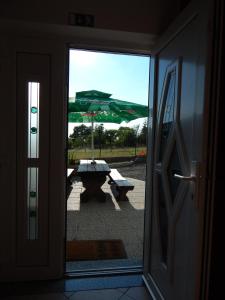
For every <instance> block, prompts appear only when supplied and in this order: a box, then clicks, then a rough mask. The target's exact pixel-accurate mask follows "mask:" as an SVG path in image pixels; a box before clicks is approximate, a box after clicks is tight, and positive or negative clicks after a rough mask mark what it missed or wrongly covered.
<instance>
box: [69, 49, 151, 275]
mask: <svg viewBox="0 0 225 300" xmlns="http://www.w3.org/2000/svg"><path fill="white" fill-rule="evenodd" d="M73 49H74V50H81V51H96V52H99V53H105V54H107V53H108V54H118V55H120V54H121V55H136V56H147V57H149V59H150V61H149V71H150V64H151V54H150V53H149V52H150V51H140V50H139V51H138V50H137V51H136V50H134V49H133V50H132V51H131V50H130V51H129V52H128V50H126V49H124V48H119V49H118V48H117V47H113V49H112V47H109V48H108V47H100V46H91V45H82V48H81V47H79V46H77V45H74V44H73V43H72V44H70V43H69V44H68V45H67V51H66V52H67V58H66V65H67V77H66V80H67V81H66V82H67V94H68V95H69V51H70V50H73ZM148 81H149V82H150V75H149V79H148ZM148 91H149V85H148ZM68 95H67V97H68ZM67 99H68V98H67ZM67 108H68V106H67ZM65 126H66V128H67V129H68V118H67V114H66V125H65ZM67 135H68V133H67ZM67 135H66V144H67V141H68V137H67ZM147 148H148V143H147ZM65 152H66V154H65V155H66V163H67V153H68V152H67V151H65ZM146 165H147V164H146ZM144 201H145V203H146V189H145V199H144ZM66 215H67V202H66V201H65V236H66V237H67V222H66V220H67V216H66ZM143 235H144V232H143ZM143 246H144V243H143ZM65 253H66V241H65ZM143 258H144V257H143ZM64 271H65V272H64V273H65V276H66V277H69V278H73V277H80V276H84V277H86V276H87V277H88V276H95V275H96V276H99V275H105V274H108V275H121V274H122V275H124V274H134V273H139V274H140V273H142V271H143V267H140V266H137V267H136V266H135V267H112V268H107V269H102V270H101V269H99V270H97V269H93V270H91V271H89V270H88V271H87V272H86V271H85V270H84V271H82V270H81V271H79V270H78V271H75V270H74V271H68V272H67V271H66V259H65V269H64Z"/></svg>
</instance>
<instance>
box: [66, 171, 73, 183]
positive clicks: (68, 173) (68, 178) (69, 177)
mask: <svg viewBox="0 0 225 300" xmlns="http://www.w3.org/2000/svg"><path fill="white" fill-rule="evenodd" d="M73 175H74V169H67V182H68V185H72V183H73V182H72V177H73Z"/></svg>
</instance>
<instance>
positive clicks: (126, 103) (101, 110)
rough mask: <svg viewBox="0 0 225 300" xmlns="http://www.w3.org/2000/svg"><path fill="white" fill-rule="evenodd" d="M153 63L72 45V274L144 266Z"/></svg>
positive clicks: (68, 267) (69, 202) (69, 217)
mask: <svg viewBox="0 0 225 300" xmlns="http://www.w3.org/2000/svg"><path fill="white" fill-rule="evenodd" d="M149 62H150V57H149V56H143V55H131V54H117V53H106V52H99V51H98V52H97V51H87V50H76V49H70V50H69V95H68V96H69V97H68V155H67V161H68V163H67V218H66V219H67V247H66V272H80V271H85V272H87V271H97V272H98V271H99V272H100V271H101V270H117V269H120V270H121V269H124V270H127V269H135V268H136V269H137V268H138V269H140V268H142V266H143V234H144V209H145V174H146V153H147V121H148V113H149V110H148V86H149ZM79 101H81V102H80V103H79V104H78V102H79ZM89 101H92V103H91V106H92V109H90V108H88V107H90V106H88V105H89V104H88V102H89ZM97 101H100V102H99V103H100V104H99V103H98V105H99V106H98V107H97V108H96V105H97ZM108 102H110V105H108ZM93 103H94V104H93ZM93 105H95V108H93ZM108 110H110V112H108ZM118 111H119V112H118ZM117 113H118V114H117ZM116 114H117V115H116ZM86 164H90V167H88V171H89V170H90V168H92V169H93V168H94V169H97V168H100V169H102V168H104V170H105V168H106V172H105V173H104V174H103V175H102V173H100V172H99V170H98V172H97V173H96V174H97V175H95V178H93V177H92V179H91V180H90V179H88V181H89V182H88V183H87V180H86V177H87V172H86V171H87V170H86V171H85V172H82V171H83V169H84V165H86ZM99 165H100V167H99ZM81 169H82V170H81ZM84 174H85V176H86V177H85V178H84ZM88 176H89V174H88ZM88 178H89V177H88ZM102 179H103V180H102ZM87 191H89V193H87ZM100 191H101V192H100Z"/></svg>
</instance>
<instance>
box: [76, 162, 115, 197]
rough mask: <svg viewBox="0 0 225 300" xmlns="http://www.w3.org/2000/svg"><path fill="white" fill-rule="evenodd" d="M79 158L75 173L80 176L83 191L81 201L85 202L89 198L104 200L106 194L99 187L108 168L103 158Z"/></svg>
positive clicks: (103, 181) (107, 172) (104, 179)
mask: <svg viewBox="0 0 225 300" xmlns="http://www.w3.org/2000/svg"><path fill="white" fill-rule="evenodd" d="M92 162H93V161H92V160H85V159H82V160H80V164H79V166H78V170H77V175H78V176H79V177H80V178H81V181H82V183H83V187H84V188H85V191H84V192H83V193H81V195H80V200H81V202H87V201H88V200H90V199H91V198H96V199H98V200H99V201H100V202H104V201H105V199H106V194H105V193H104V192H103V191H102V189H101V187H102V185H103V184H104V183H105V181H106V176H107V175H109V173H110V171H111V170H110V168H109V166H108V164H107V163H106V162H105V161H104V160H95V161H94V162H95V163H94V164H93V163H92Z"/></svg>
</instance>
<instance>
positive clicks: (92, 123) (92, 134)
mask: <svg viewBox="0 0 225 300" xmlns="http://www.w3.org/2000/svg"><path fill="white" fill-rule="evenodd" d="M91 151H92V161H93V162H94V118H93V115H92V117H91Z"/></svg>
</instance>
